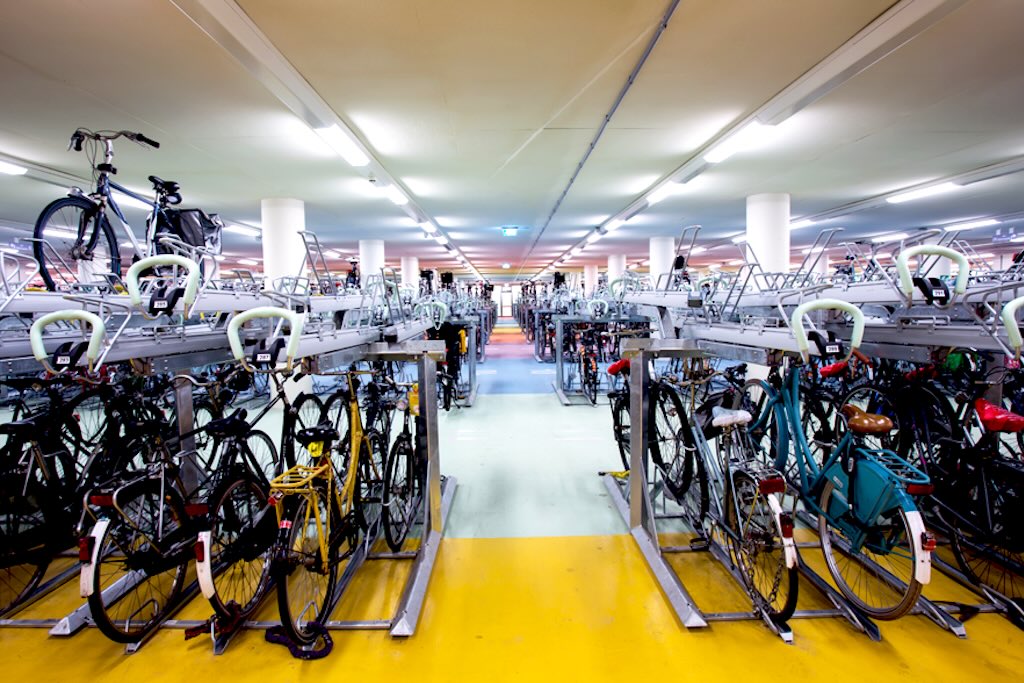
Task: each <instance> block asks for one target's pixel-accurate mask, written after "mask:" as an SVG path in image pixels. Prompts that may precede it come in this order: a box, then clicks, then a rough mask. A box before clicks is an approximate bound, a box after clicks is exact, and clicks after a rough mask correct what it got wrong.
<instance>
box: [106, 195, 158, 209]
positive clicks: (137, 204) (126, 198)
mask: <svg viewBox="0 0 1024 683" xmlns="http://www.w3.org/2000/svg"><path fill="white" fill-rule="evenodd" d="M115 201H116V202H117V203H118V205H120V206H131V207H133V208H136V209H142V210H144V211H152V210H153V205H152V204H150V203H149V202H144V201H142V200H141V199H136V198H135V197H132V196H131V195H127V194H124V193H123V192H118V193H117V199H116V200H115Z"/></svg>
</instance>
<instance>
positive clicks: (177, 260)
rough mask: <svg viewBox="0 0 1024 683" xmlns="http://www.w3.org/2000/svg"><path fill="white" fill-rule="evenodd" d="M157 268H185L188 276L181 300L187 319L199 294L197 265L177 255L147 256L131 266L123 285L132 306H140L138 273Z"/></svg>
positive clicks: (140, 295)
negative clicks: (125, 287) (126, 288)
mask: <svg viewBox="0 0 1024 683" xmlns="http://www.w3.org/2000/svg"><path fill="white" fill-rule="evenodd" d="M157 266H178V267H179V268H185V269H187V270H188V276H187V277H186V280H185V295H184V297H183V298H182V299H183V302H184V304H185V317H186V318H187V317H188V316H189V310H188V309H189V307H191V306H192V304H194V303H195V302H196V296H197V295H198V294H199V264H198V263H196V262H195V261H193V260H192V259H187V258H185V257H184V256H178V255H177V254H160V255H158V256H149V257H147V258H144V259H139V260H138V261H136V262H135V263H133V264H132V267H131V268H129V269H128V274H127V275H126V276H125V285H126V286H127V287H128V297H129V298H130V300H131V302H132V305H133V306H141V305H142V292H141V290H140V288H139V273H141V272H142V271H144V270H149V269H150V268H155V267H157Z"/></svg>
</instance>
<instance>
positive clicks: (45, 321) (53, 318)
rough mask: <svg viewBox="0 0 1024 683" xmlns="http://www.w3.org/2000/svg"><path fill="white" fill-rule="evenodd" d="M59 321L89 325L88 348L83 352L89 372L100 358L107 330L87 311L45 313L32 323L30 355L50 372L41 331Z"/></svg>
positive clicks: (99, 320) (96, 316)
mask: <svg viewBox="0 0 1024 683" xmlns="http://www.w3.org/2000/svg"><path fill="white" fill-rule="evenodd" d="M61 320H68V321H71V320H81V321H83V322H87V323H89V325H90V326H91V327H92V334H91V335H90V337H89V346H88V348H87V349H86V352H85V357H86V358H87V359H88V360H89V370H90V371H91V370H92V365H93V363H95V362H96V360H97V359H98V358H99V357H100V347H102V346H103V336H104V335H105V334H106V333H107V328H106V326H105V325H104V324H103V321H102V320H101V319H100V317H99V316H98V315H96V314H95V313H90V312H88V311H79V310H66V311H54V312H53V313H47V314H46V315H44V316H43V317H41V318H39V319H38V320H36V321H35V322H34V323H32V328H31V329H30V330H29V344H30V346H31V347H32V355H33V356H35V357H36V360H37V361H39V362H40V363H42V364H43V365H45V366H46V368H47V370H51V372H52V369H51V368H50V367H49V365H48V363H47V359H48V357H49V356H48V354H47V353H46V344H45V343H44V342H43V329H44V328H46V327H47V326H48V325H52V324H53V323H55V322H59V321H61Z"/></svg>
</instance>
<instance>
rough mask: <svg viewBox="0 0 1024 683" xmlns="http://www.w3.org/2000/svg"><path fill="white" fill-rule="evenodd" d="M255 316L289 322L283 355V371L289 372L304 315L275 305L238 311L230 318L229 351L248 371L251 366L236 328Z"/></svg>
mask: <svg viewBox="0 0 1024 683" xmlns="http://www.w3.org/2000/svg"><path fill="white" fill-rule="evenodd" d="M255 318H284V319H285V320H287V321H288V322H289V323H290V324H291V327H292V329H291V331H290V332H289V333H288V345H287V347H286V348H285V355H286V357H287V359H288V360H287V365H286V366H285V371H286V372H291V371H292V363H293V362H294V360H295V354H296V352H297V351H298V350H299V341H300V340H301V339H302V325H303V322H304V321H305V316H304V315H303V314H301V313H296V312H295V311H291V310H288V309H287V308H279V307H277V306H259V307H257V308H252V309H250V310H248V311H244V312H242V313H239V314H237V315H235V316H233V317H232V318H231V322H229V323H228V344H229V345H230V346H231V353H232V355H233V356H234V357H235V360H237V361H240V362H241V363H242V365H243V366H244V367H245V369H246V370H249V371H250V372H251V371H252V368H251V367H250V366H249V363H248V361H246V359H245V348H244V346H243V345H242V340H241V339H240V338H239V337H238V328H239V327H241V326H242V324H244V323H246V322H248V321H250V320H253V319H255Z"/></svg>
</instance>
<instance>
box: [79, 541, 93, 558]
mask: <svg viewBox="0 0 1024 683" xmlns="http://www.w3.org/2000/svg"><path fill="white" fill-rule="evenodd" d="M94 547H96V537H95V536H82V537H81V538H80V539H78V561H79V562H92V550H93V548H94Z"/></svg>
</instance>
